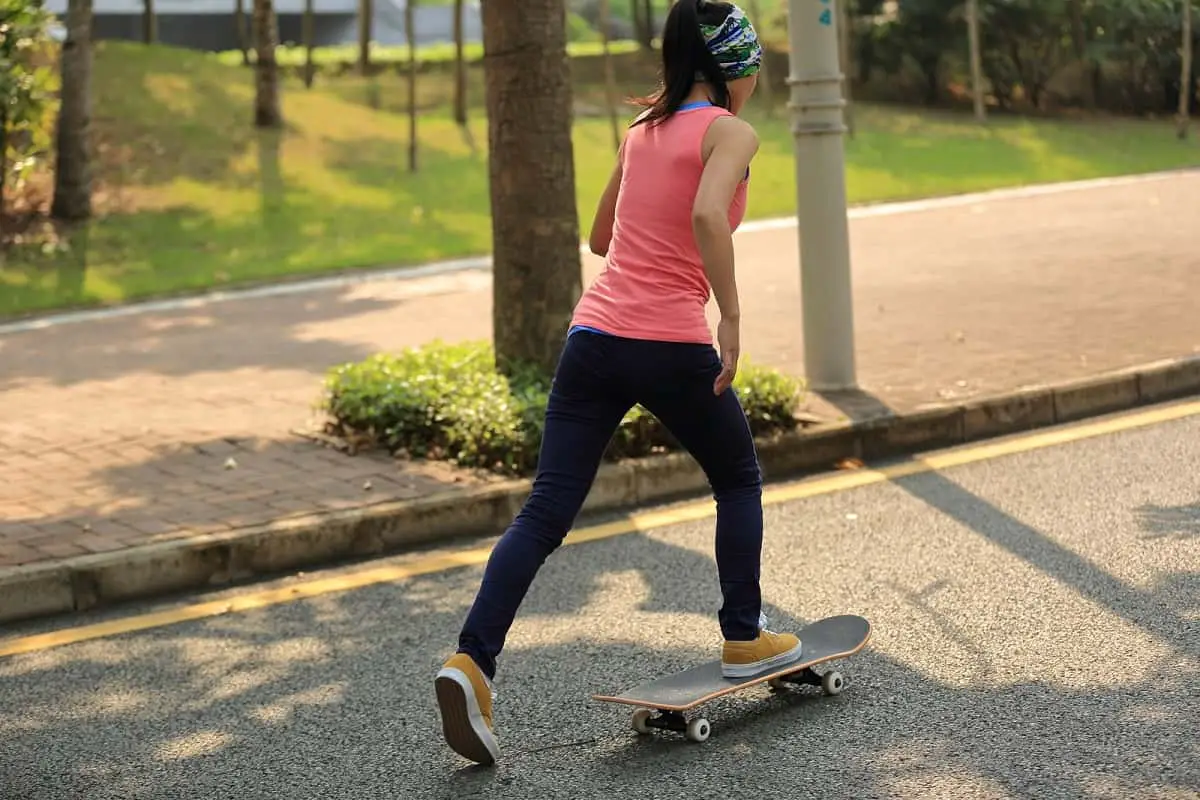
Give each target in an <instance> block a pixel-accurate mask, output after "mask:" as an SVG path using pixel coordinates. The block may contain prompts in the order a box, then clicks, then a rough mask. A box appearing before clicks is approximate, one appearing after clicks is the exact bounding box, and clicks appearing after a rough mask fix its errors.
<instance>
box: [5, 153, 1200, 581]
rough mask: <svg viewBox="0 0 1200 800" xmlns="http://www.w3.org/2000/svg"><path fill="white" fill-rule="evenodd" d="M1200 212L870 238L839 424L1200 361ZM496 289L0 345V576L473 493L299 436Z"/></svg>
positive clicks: (788, 320) (780, 283)
mask: <svg viewBox="0 0 1200 800" xmlns="http://www.w3.org/2000/svg"><path fill="white" fill-rule="evenodd" d="M1198 208H1200V175H1197V174H1183V175H1178V176H1173V177H1170V178H1167V179H1164V180H1161V181H1153V182H1147V183H1138V184H1133V185H1125V186H1118V187H1108V188H1101V189H1089V190H1086V191H1077V192H1069V193H1063V194H1054V195H1049V196H1042V197H1034V198H1025V199H1003V200H989V201H987V202H985V203H980V204H978V205H975V206H962V207H954V208H946V209H939V210H926V211H919V212H910V213H904V214H900V215H895V216H879V217H867V218H864V219H857V220H855V221H853V222H852V224H851V231H852V247H853V253H854V270H855V276H854V277H855V296H856V315H857V319H856V325H857V330H858V352H859V374H860V380H861V383H862V385H863V388H864V390H865V394H864V396H861V397H859V398H857V402H855V403H853V404H850V405H847V404H846V403H844V402H842V399H838V398H833V400H834V404H836V405H839V406H841V407H843V408H852V409H856V410H855V411H854V412H853V413H860V410H861V409H864V408H866V407H868V406H869V405H871V403H877V404H883V405H887V406H890V407H893V408H896V409H907V408H913V407H916V406H919V405H921V404H925V403H936V402H940V401H945V400H955V399H961V398H963V397H967V396H971V395H976V394H981V393H994V392H998V391H1003V390H1005V389H1009V388H1015V387H1017V386H1020V385H1025V384H1030V383H1038V382H1049V381H1059V380H1065V379H1069V378H1074V377H1080V376H1084V375H1088V374H1091V373H1096V372H1101V371H1105V370H1110V369H1114V368H1119V367H1123V366H1127V365H1130V364H1135V363H1140V362H1145V361H1151V360H1155V359H1159V358H1166V357H1173V356H1181V355H1187V354H1190V353H1193V352H1197V351H1200V313H1198V312H1197V308H1200V287H1198V286H1197V278H1198V276H1200V247H1198V245H1197V240H1196V237H1195V234H1194V222H1195V216H1196V210H1197V209H1198ZM1189 231H1191V232H1189ZM796 253H797V245H796V236H795V232H794V231H793V230H781V231H769V232H758V233H751V234H745V235H742V236H739V239H738V255H739V270H740V276H741V277H740V283H741V287H742V291H743V294H744V300H743V308H744V309H745V312H746V315H747V319H746V321H745V331H744V334H743V336H744V340H745V341H744V345H745V348H746V350H747V351H748V354H749V356H750V357H751V358H753V359H755V360H757V361H763V362H767V363H771V364H773V365H776V366H779V367H782V368H784V369H787V370H790V371H793V372H800V371H801V360H802V357H803V350H802V342H801V323H800V302H799V295H798V293H799V272H798V266H797V263H798V262H797V254H796ZM597 267H598V264H597V262H596V260H594V259H589V260H588V261H587V271H588V276H589V277H590V276H591V275H593V274H594V273H595V271H596V269H597ZM489 288H490V287H489V278H488V276H487V275H486V274H485V273H460V274H458V275H454V276H445V277H439V278H430V279H420V280H416V281H407V282H405V281H389V282H380V283H371V284H362V285H358V286H354V287H347V288H341V289H330V290H322V291H318V292H313V293H308V294H300V295H292V296H284V297H275V298H262V299H253V300H243V301H237V302H230V303H219V304H213V305H208V306H200V307H196V308H189V309H184V310H179V311H174V312H164V313H152V314H144V315H137V316H131V317H123V318H116V319H107V320H99V321H90V322H84V323H79V324H72V325H64V326H59V327H54V328H50V329H46V330H40V331H32V332H27V333H17V334H9V335H4V336H0V475H3V482H2V483H0V567H3V566H10V565H15V564H22V563H31V562H38V561H45V560H49V559H56V558H62V557H68V556H72V555H78V554H84V553H89V552H100V551H107V550H114V549H119V548H123V547H129V546H133V545H137V544H141V543H145V542H151V541H160V540H163V539H166V538H172V537H179V536H188V535H193V534H195V533H199V532H204V531H214V530H225V529H229V528H235V527H240V526H248V525H254V524H259V523H263V522H267V521H269V520H271V519H275V518H278V517H281V516H286V515H290V514H300V513H309V512H312V511H317V510H320V509H335V508H346V507H351V506H355V505H360V504H363V503H369V502H379V501H385V500H392V499H397V498H404V497H414V496H418V495H422V494H427V493H430V492H435V491H439V490H443V489H446V488H448V487H451V486H455V485H462V484H463V483H471V482H474V481H476V480H477V478H475V477H472V476H468V475H464V474H461V473H456V472H455V471H453V470H450V469H447V468H445V467H440V466H437V465H433V466H427V467H423V468H420V469H417V468H414V467H412V466H411V465H402V464H398V463H396V462H393V461H391V460H389V459H386V458H383V457H380V456H359V457H357V458H348V457H346V456H343V455H341V454H339V453H337V452H334V451H331V450H328V449H325V448H322V447H320V446H317V445H315V444H313V443H311V442H308V441H306V440H304V439H301V438H300V437H298V436H296V435H294V434H292V433H291V431H292V430H294V429H296V428H302V427H305V426H306V425H307V424H309V423H310V422H311V421H312V420H313V419H314V415H313V412H312V404H313V402H314V401H315V400H316V399H317V397H318V394H319V391H320V380H321V378H322V376H323V375H324V373H325V370H326V369H327V368H328V367H330V366H332V365H334V364H338V363H342V362H346V361H350V360H355V359H359V358H362V357H365V356H367V355H368V354H370V353H372V352H374V351H378V350H382V349H391V348H399V347H403V346H406V345H412V344H419V343H421V342H424V341H428V340H430V339H432V338H435V337H440V338H444V339H456V338H483V337H486V336H488V335H489V333H490V325H491V322H490V316H489V314H490V300H491V295H490V290H489ZM864 398H865V400H866V401H867V402H863V401H864ZM814 408H815V409H816V410H817V411H818V412H820V413H826V414H827V413H830V412H833V411H834V409H833V408H832V407H831V405H830V403H828V402H826V401H823V400H820V399H818V402H817V403H816V404H815V406H814ZM230 459H232V461H231V460H230ZM368 486H369V487H370V488H367V487H368Z"/></svg>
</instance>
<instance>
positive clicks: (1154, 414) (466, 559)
mask: <svg viewBox="0 0 1200 800" xmlns="http://www.w3.org/2000/svg"><path fill="white" fill-rule="evenodd" d="M1198 414H1200V401H1196V402H1188V403H1181V404H1177V405H1171V406H1166V407H1160V408H1153V409H1150V410H1147V411H1140V412H1134V413H1129V414H1125V415H1122V416H1119V417H1113V418H1111V419H1104V420H1100V421H1097V422H1091V423H1084V424H1079V425H1073V426H1071V427H1066V428H1055V429H1050V430H1046V431H1041V432H1037V433H1031V434H1027V435H1024V436H1016V437H1013V438H1010V439H1006V440H1002V441H995V442H990V443H985V444H979V445H968V446H960V447H957V448H954V449H951V450H946V451H942V452H937V453H931V454H928V455H926V456H924V457H922V458H918V459H913V460H911V461H905V462H902V463H898V464H893V465H890V466H886V467H882V468H879V469H870V468H865V469H859V470H855V471H853V472H840V473H837V474H834V475H829V476H825V477H821V478H816V479H806V480H802V481H798V482H792V483H785V484H780V485H778V486H773V487H768V488H767V489H766V490H765V491H764V493H763V503H764V505H778V504H780V503H787V502H792V501H795V500H801V499H804V498H806V497H815V496H817V495H823V494H830V493H833V492H842V491H846V490H847V489H855V488H859V487H862V486H870V485H872V484H876V483H883V482H885V481H889V480H895V479H897V478H903V477H906V476H909V475H919V474H921V473H924V472H934V471H937V470H942V469H947V468H950V467H957V466H962V465H964V464H972V463H976V462H979V461H987V460H989V459H993V458H1000V457H1002V456H1008V455H1015V454H1017V453H1026V452H1029V451H1032V450H1040V449H1043V448H1047V447H1054V446H1055V445H1061V444H1067V443H1069V442H1076V441H1080V440H1083V439H1090V438H1094V437H1097V436H1104V435H1107V434H1112V433H1119V432H1121V431H1129V430H1134V429H1136V428H1143V427H1146V426H1149V425H1157V424H1161V423H1164V422H1171V421H1172V420H1179V419H1184V418H1186V417H1191V416H1196V415H1198ZM714 514H715V508H714V505H713V503H712V501H711V500H707V499H706V500H703V501H697V502H693V503H688V504H685V505H680V506H677V507H674V508H669V509H664V510H658V511H646V512H638V513H633V514H629V515H627V516H625V517H622V518H621V519H618V520H614V521H612V522H606V523H602V524H599V525H593V526H591V527H587V528H580V529H578V530H575V531H572V533H571V534H570V535H569V536H568V537H567V540H566V542H565V543H564V545H574V544H583V543H584V542H595V541H600V540H602V539H611V538H613V537H615V536H622V535H625V534H629V533H637V532H640V531H647V530H652V529H654V528H662V527H666V526H668V525H678V524H680V523H684V522H696V521H699V520H703V519H708V518H710V517H712V516H713V515H714ZM490 553H491V545H490V544H489V545H487V546H484V547H476V548H473V549H470V550H462V551H458V552H454V553H446V554H440V555H430V556H425V557H419V558H416V559H414V560H413V561H411V562H407V563H404V564H394V565H390V566H384V567H371V568H367V569H363V570H360V571H356V572H349V573H345V574H341V575H337V576H333V577H329V578H315V579H312V580H307V581H304V582H301V583H296V584H293V585H291V586H287V587H284V588H280V589H266V590H262V591H257V592H248V593H246V594H241V595H237V596H234V597H230V598H228V599H225V600H212V601H209V602H204V603H195V604H192V605H186V606H179V607H177V608H169V609H165V610H163V611H155V612H153V613H149V614H141V615H136V616H130V617H122V618H120V619H113V620H109V621H108V622H101V623H97V624H94V625H82V626H79V627H76V628H65V629H63V630H58V631H52V632H50V633H40V634H36V635H33V636H23V637H19V638H13V639H8V640H0V658H3V657H6V656H13V655H18V654H20V653H33V652H37V651H40V650H49V649H51V648H54V647H62V646H64V645H69V644H78V643H79V642H86V641H89V640H92V639H102V638H105V637H109V636H116V635H119V634H123V633H132V632H134V631H143V630H148V629H151V628H161V627H165V626H167V625H175V624H178V623H180V622H188V621H190V620H197V619H205V618H207V617H215V616H219V615H222V614H231V613H238V612H242V611H250V610H253V609H257V608H266V607H268V606H274V605H279V604H281V603H290V602H293V601H296V600H300V599H303V598H308V597H318V596H320V595H324V594H331V593H334V592H346V591H351V590H354V589H361V588H363V587H366V586H372V585H374V584H378V583H388V582H393V581H400V580H405V579H407V578H413V577H416V576H418V575H429V574H432V573H438V572H446V571H449V570H452V569H457V568H459V567H468V566H477V565H479V564H483V563H485V562H486V561H487V559H488V556H489V555H490Z"/></svg>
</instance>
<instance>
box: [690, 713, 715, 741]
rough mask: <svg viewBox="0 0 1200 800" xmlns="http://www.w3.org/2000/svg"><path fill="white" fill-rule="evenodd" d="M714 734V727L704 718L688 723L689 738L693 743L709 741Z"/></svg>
mask: <svg viewBox="0 0 1200 800" xmlns="http://www.w3.org/2000/svg"><path fill="white" fill-rule="evenodd" d="M710 733H712V726H711V725H709V724H708V720H706V719H704V718H703V717H701V718H699V719H694V720H692V721H691V722H689V723H688V726H687V738H689V739H691V740H692V741H693V742H703V741H705V740H707V739H708V735H709V734H710Z"/></svg>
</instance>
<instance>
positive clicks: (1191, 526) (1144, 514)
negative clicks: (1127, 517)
mask: <svg viewBox="0 0 1200 800" xmlns="http://www.w3.org/2000/svg"><path fill="white" fill-rule="evenodd" d="M1136 512H1137V514H1138V516H1139V517H1140V522H1141V524H1142V527H1143V528H1145V529H1146V530H1147V531H1148V532H1149V533H1148V534H1147V535H1146V538H1147V539H1187V538H1193V537H1196V536H1200V503H1191V504H1188V505H1182V506H1156V505H1144V506H1141V507H1140V508H1138V509H1136Z"/></svg>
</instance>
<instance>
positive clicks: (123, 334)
mask: <svg viewBox="0 0 1200 800" xmlns="http://www.w3.org/2000/svg"><path fill="white" fill-rule="evenodd" d="M407 303H408V301H406V300H403V299H385V298H379V297H370V296H355V292H354V289H353V287H341V288H336V289H327V290H320V291H314V292H306V293H303V294H296V295H291V296H281V297H276V298H274V299H273V300H272V302H271V304H270V313H269V316H266V317H264V313H263V307H262V305H261V304H260V303H258V302H254V301H250V302H244V301H243V302H225V303H211V304H200V305H197V306H194V307H187V308H181V309H177V310H171V311H163V312H152V313H144V314H135V315H131V316H123V317H116V318H110V319H105V320H102V321H93V322H87V323H83V324H69V325H59V326H55V327H50V328H43V329H38V330H33V331H28V332H21V333H13V334H6V335H4V336H3V337H0V375H3V378H2V379H0V390H5V389H9V388H12V387H13V385H14V384H16V383H18V382H19V381H24V380H29V379H35V380H44V381H49V382H50V383H51V384H52V385H55V386H74V385H76V384H81V383H88V382H101V381H112V380H114V379H117V378H121V377H122V376H126V375H130V374H146V373H151V374H155V375H163V376H168V377H183V376H188V375H195V374H208V375H212V374H215V373H235V372H238V371H241V370H245V369H248V368H250V369H270V370H302V371H304V372H308V373H310V374H313V375H314V376H320V375H323V374H324V373H325V371H326V370H327V369H328V368H330V367H332V366H334V365H337V364H340V363H344V362H346V361H353V360H358V359H361V358H365V357H366V356H368V355H370V354H371V353H372V352H373V349H372V348H371V347H370V346H368V345H363V344H359V343H355V342H353V341H347V340H345V339H336V338H327V337H323V336H313V335H311V331H310V330H306V329H308V328H310V327H312V326H322V325H327V324H330V323H340V324H356V323H357V324H361V322H360V321H361V320H365V319H367V318H368V317H369V316H370V315H375V314H381V313H387V314H389V315H395V314H400V315H403V314H404V313H405V312H404V307H405V306H406V305H407ZM314 391H315V389H314ZM181 393H182V394H183V396H184V397H185V399H189V400H190V399H193V398H187V394H188V392H187V389H186V387H175V396H176V397H178V396H179V395H180V394H181Z"/></svg>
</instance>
